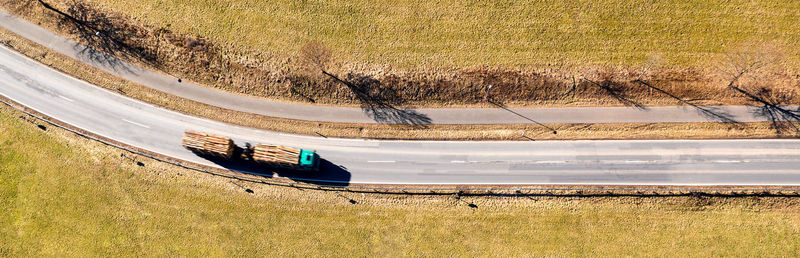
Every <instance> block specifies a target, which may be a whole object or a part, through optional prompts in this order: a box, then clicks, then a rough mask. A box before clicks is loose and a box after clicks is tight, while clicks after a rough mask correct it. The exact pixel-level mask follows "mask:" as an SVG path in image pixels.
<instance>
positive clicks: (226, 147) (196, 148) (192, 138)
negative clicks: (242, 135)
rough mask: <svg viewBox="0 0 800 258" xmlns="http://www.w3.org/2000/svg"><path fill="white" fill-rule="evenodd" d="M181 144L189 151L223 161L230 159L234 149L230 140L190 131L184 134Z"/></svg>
mask: <svg viewBox="0 0 800 258" xmlns="http://www.w3.org/2000/svg"><path fill="white" fill-rule="evenodd" d="M181 144H182V145H183V147H185V148H186V149H189V150H190V151H193V152H196V153H200V154H205V155H209V156H215V157H220V158H225V159H230V158H231V156H232V155H233V149H234V144H233V141H232V140H231V138H228V137H225V136H219V135H213V134H207V133H201V132H195V131H191V130H186V131H185V132H184V134H183V139H182V140H181Z"/></svg>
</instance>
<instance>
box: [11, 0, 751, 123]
mask: <svg viewBox="0 0 800 258" xmlns="http://www.w3.org/2000/svg"><path fill="white" fill-rule="evenodd" d="M0 26H2V27H4V28H6V29H8V30H10V31H12V32H14V33H17V34H19V35H20V36H22V37H25V38H27V39H29V40H31V41H34V42H36V43H38V44H41V45H43V46H45V47H47V48H50V49H53V50H54V51H56V52H59V53H61V54H63V55H66V56H69V57H72V58H74V59H77V60H80V61H82V62H84V63H86V64H89V65H91V66H94V67H96V68H99V69H101V70H103V71H106V72H108V73H111V74H114V75H116V76H119V77H121V78H124V79H126V80H130V81H133V82H136V83H139V84H141V85H144V86H147V87H150V88H154V89H157V90H160V91H162V92H166V93H169V94H171V95H175V96H180V97H183V98H186V99H191V100H195V101H198V102H202V103H206V104H209V105H213V106H217V107H222V108H226V109H230V110H236V111H242V112H249V113H254V114H260V115H266V116H272V117H282V118H290V119H299V120H309V121H322V122H346V123H386V124H529V123H656V122H707V121H721V120H722V118H721V117H725V118H729V119H731V120H735V121H738V122H759V121H767V119H766V118H765V117H761V116H757V115H755V113H754V112H753V111H754V109H753V108H750V107H746V106H720V107H702V110H701V109H700V108H698V107H691V106H668V107H646V108H636V107H572V108H510V109H505V108H436V109H425V108H422V109H401V108H399V109H391V108H389V109H377V110H370V109H362V108H358V107H329V106H320V105H309V104H301V103H288V102H279V101H270V100H267V99H261V98H255V97H250V96H244V95H237V94H232V93H227V92H223V91H218V90H215V89H211V88H207V87H203V86H200V85H197V84H195V83H192V82H189V81H185V80H183V81H182V82H178V80H177V78H175V77H172V76H169V75H165V74H162V73H158V72H154V71H150V70H147V69H143V68H141V67H137V66H134V65H132V64H130V63H127V62H124V61H121V60H119V59H116V58H114V57H112V56H108V55H106V54H104V53H102V52H98V51H95V50H93V49H91V48H87V47H86V46H83V45H80V44H78V43H76V42H75V41H72V40H69V39H66V38H64V37H61V36H59V35H56V34H54V33H52V32H50V31H47V30H45V29H43V28H41V27H39V26H37V25H35V24H32V23H29V22H27V21H25V20H22V19H19V18H16V17H14V16H11V15H9V14H8V13H6V12H4V11H2V10H0Z"/></svg>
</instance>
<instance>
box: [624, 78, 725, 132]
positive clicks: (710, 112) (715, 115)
mask: <svg viewBox="0 0 800 258" xmlns="http://www.w3.org/2000/svg"><path fill="white" fill-rule="evenodd" d="M634 82H638V83H640V84H642V85H644V86H647V87H648V88H650V89H653V90H655V91H657V92H659V93H661V94H664V95H667V96H669V97H670V98H673V99H675V100H677V101H678V102H679V103H680V104H682V105H688V106H691V107H693V108H695V109H697V111H698V112H700V114H702V115H703V116H705V117H707V118H709V119H713V120H715V121H718V122H723V123H730V124H738V123H739V122H738V121H736V120H735V119H733V115H731V114H730V113H728V112H727V111H725V110H724V109H723V108H720V107H709V106H700V105H697V104H695V101H697V100H698V99H684V98H681V97H678V96H675V95H674V94H672V93H670V92H667V91H665V90H663V89H661V88H658V87H656V86H653V85H652V84H650V83H648V82H646V81H643V80H642V79H636V80H635V81H634Z"/></svg>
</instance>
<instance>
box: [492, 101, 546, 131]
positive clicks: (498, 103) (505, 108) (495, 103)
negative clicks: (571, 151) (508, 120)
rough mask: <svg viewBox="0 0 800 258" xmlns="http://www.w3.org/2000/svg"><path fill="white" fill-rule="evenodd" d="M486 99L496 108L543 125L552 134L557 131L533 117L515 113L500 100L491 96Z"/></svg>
mask: <svg viewBox="0 0 800 258" xmlns="http://www.w3.org/2000/svg"><path fill="white" fill-rule="evenodd" d="M486 101H487V102H489V103H491V104H492V105H495V106H497V107H498V108H501V109H503V110H505V111H508V112H509V113H511V114H514V115H517V116H519V117H521V118H523V119H525V120H528V121H530V122H531V123H534V124H537V125H539V126H541V127H544V128H546V129H547V130H550V131H553V134H556V133H558V131H556V129H555V128H553V127H550V126H547V125H546V124H543V123H541V122H539V121H536V120H533V119H531V118H530V117H527V116H525V115H523V114H520V113H517V112H516V111H514V110H511V109H509V108H508V107H506V106H505V104H503V103H501V102H499V101H496V100H493V99H491V98H488V99H486Z"/></svg>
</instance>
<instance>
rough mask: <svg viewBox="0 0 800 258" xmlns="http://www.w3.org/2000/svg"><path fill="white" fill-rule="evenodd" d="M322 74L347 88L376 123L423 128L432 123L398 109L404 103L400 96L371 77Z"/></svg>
mask: <svg viewBox="0 0 800 258" xmlns="http://www.w3.org/2000/svg"><path fill="white" fill-rule="evenodd" d="M322 73H323V74H325V75H327V76H329V77H331V78H332V79H334V80H335V81H337V82H340V83H342V84H344V85H345V86H347V88H348V89H349V90H350V92H352V93H353V94H354V95H355V96H356V98H357V99H358V100H359V101H360V102H361V109H362V110H363V111H364V113H366V114H367V116H369V117H370V118H372V119H373V120H375V121H376V122H378V123H382V124H399V125H410V126H413V127H420V128H425V127H427V125H429V124H431V122H432V120H431V119H430V118H429V117H428V116H427V115H425V114H421V113H419V112H417V111H416V110H414V109H409V108H398V107H397V106H398V105H402V104H403V102H404V101H403V98H402V97H401V96H400V94H398V92H397V91H396V90H394V89H392V88H389V87H381V82H380V81H378V80H376V79H374V78H372V77H369V76H357V75H352V74H351V75H348V77H350V78H348V79H347V80H342V79H340V78H339V77H337V76H336V75H333V74H330V73H328V72H327V71H324V70H323V71H322Z"/></svg>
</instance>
